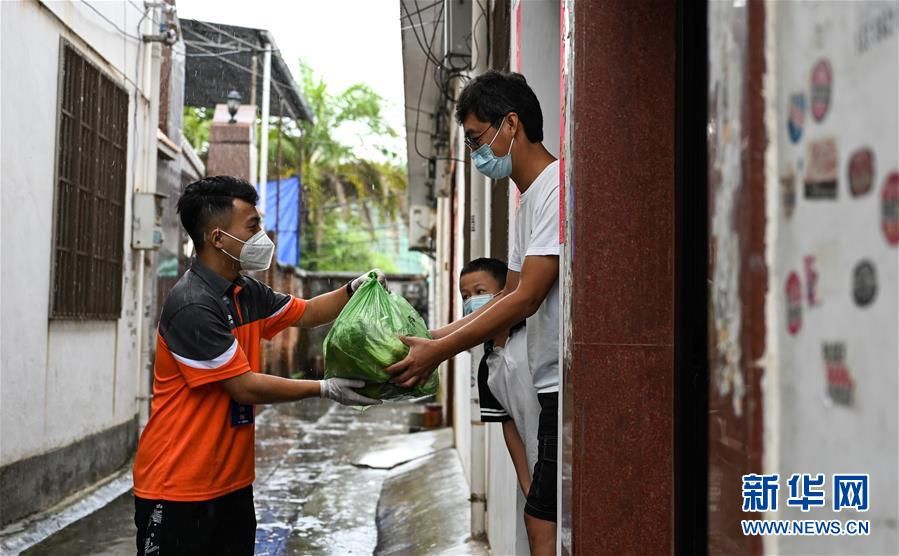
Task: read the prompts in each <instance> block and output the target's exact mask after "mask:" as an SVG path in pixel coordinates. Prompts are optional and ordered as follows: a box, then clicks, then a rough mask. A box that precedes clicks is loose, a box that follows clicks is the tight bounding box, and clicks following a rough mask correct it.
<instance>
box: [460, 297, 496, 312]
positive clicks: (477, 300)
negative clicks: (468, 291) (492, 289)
mask: <svg viewBox="0 0 899 556" xmlns="http://www.w3.org/2000/svg"><path fill="white" fill-rule="evenodd" d="M491 299H493V296H492V295H490V294H489V293H485V294H483V295H473V296H471V297H469V298H468V299H466V300H465V303H463V304H462V316H464V317H467V316H468V315H470V314H472V313H474V312H475V311H477V310H478V309H480V308H481V307H483V306H484V305H486V304H488V303H490V300H491Z"/></svg>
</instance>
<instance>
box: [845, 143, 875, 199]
mask: <svg viewBox="0 0 899 556" xmlns="http://www.w3.org/2000/svg"><path fill="white" fill-rule="evenodd" d="M873 185H874V151H872V150H871V149H869V148H867V147H865V148H862V149H859V150H857V151H855V152H854V153H852V156H851V157H850V158H849V192H850V193H852V196H853V197H859V196H861V195H864V194H866V193H868V192H869V191H871V187H872V186H873Z"/></svg>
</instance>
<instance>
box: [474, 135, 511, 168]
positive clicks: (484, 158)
mask: <svg viewBox="0 0 899 556" xmlns="http://www.w3.org/2000/svg"><path fill="white" fill-rule="evenodd" d="M500 129H502V125H500ZM499 131H500V130H499V129H497V130H496V135H494V136H493V139H491V140H490V142H489V143H487V144H486V145H481V146H480V147H479V148H478V150H476V151H472V153H471V162H472V163H473V164H474V167H475V168H477V169H478V172H480V173H482V174H484V175H485V176H487V177H488V178H491V179H494V180H500V179H503V178H508V177H509V176H511V175H512V145H514V144H515V138H514V137H513V138H512V142H511V143H509V153H508V154H506V156H502V157H500V156H496V153H494V152H493V142H494V141H496V138H497V137H499Z"/></svg>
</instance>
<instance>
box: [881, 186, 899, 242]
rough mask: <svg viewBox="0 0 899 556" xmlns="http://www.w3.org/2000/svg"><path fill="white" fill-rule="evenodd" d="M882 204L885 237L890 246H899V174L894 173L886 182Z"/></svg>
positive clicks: (882, 225)
mask: <svg viewBox="0 0 899 556" xmlns="http://www.w3.org/2000/svg"><path fill="white" fill-rule="evenodd" d="M880 203H881V205H880V211H881V212H880V225H881V228H882V229H883V235H884V236H885V237H886V239H887V243H889V244H890V245H899V172H895V171H894V172H892V173H891V174H890V175H888V176H887V178H886V179H885V180H884V182H883V190H882V192H881V194H880Z"/></svg>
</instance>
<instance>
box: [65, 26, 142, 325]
mask: <svg viewBox="0 0 899 556" xmlns="http://www.w3.org/2000/svg"><path fill="white" fill-rule="evenodd" d="M69 53H71V57H72V58H71V60H72V62H73V64H72V67H68V68H67V62H69V60H70V56H69ZM67 69H68V71H69V73H67V71H66V70H67ZM72 71H78V72H79V77H78V78H77V80H76V82H75V83H74V84H73V86H75V87H77V88H78V89H79V91H78V92H76V93H73V92H72V91H71V90H69V89H67V84H68V81H67V80H68V79H69V74H70V73H71V72H72ZM86 75H89V76H91V77H93V78H94V79H92V81H94V82H93V83H90V84H87V85H88V86H92V87H94V88H95V91H93V95H92V96H91V95H83V94H82V96H83V97H84V98H82V100H80V101H78V103H77V105H75V106H73V107H68V106H67V102H66V101H67V100H69V98H70V96H71V95H72V94H78V93H81V92H82V91H83V89H84V87H85V85H86V82H85V76H86ZM58 76H59V77H58V82H57V112H56V118H57V120H56V145H55V150H54V155H55V156H54V181H53V226H52V234H53V235H52V241H51V244H52V249H51V254H50V257H51V260H50V292H49V304H50V307H49V316H50V318H51V319H57V320H105V321H108V320H118V319H119V318H120V317H121V312H122V307H123V302H122V292H123V285H122V282H123V280H124V272H123V270H124V264H125V245H124V234H125V217H126V213H127V210H126V209H127V206H126V204H127V200H128V184H127V167H128V133H129V129H128V125H129V124H128V114H129V108H130V95H129V93H128V91H127V89H125V88H124V87H122V86H121V85H119V83H118V82H117V81H116V79H115V78H113V77H112V76H111V75H110V74H109V73H108V72H106V71H105V70H104V69H103V68H101V67H100V66H99V65H97V64H96V63H94V62H93V61H92V60H91V58H90V57H89V56H88V55H86V54H85V53H84V52H83V51H82V50H81V49H79V48H78V47H77V46H75V45H74V44H73V43H72V42H71V41H69V40H66V39H65V38H64V37H60V44H59V64H58ZM67 91H68V93H69V96H66V93H67ZM87 96H90V98H87ZM85 100H86V101H87V103H92V107H88V110H90V111H91V112H92V114H90V115H89V119H88V120H87V121H86V120H85V119H84V118H83V115H84V110H85ZM71 108H77V109H75V110H71V114H68V113H67V111H68V110H70V109H71ZM84 134H87V138H88V139H89V143H90V144H89V145H88V146H87V147H84V146H83V145H82V141H81V139H80V138H81V137H82V136H83V135H84ZM64 135H65V137H64ZM79 146H81V147H82V148H87V149H88V152H87V154H84V155H80V156H79V154H78V153H79ZM67 155H68V159H67V160H66V164H64V163H63V161H64V159H66V156H67ZM85 159H87V160H88V164H87V165H85V166H82V163H83V162H84V160H85ZM91 159H92V160H93V162H90V160H91ZM105 161H118V162H119V164H117V165H116V164H114V163H112V164H110V163H109V162H105ZM85 172H88V173H90V175H89V176H85V174H84V173H85ZM63 180H65V181H67V182H69V183H70V187H71V189H72V191H73V192H74V193H75V194H76V195H78V196H79V199H78V200H76V201H75V202H73V201H72V200H71V199H68V198H67V199H61V197H62V196H63V194H62V190H63V188H62V186H61V182H62V181H63ZM82 196H83V197H85V198H86V199H87V200H86V201H85V199H82V198H81V197H82ZM103 208H106V209H107V210H108V211H112V217H111V218H105V219H103V218H100V211H101V210H102V209H103ZM85 211H87V212H88V213H89V214H82V213H83V212H85ZM73 216H74V220H73ZM63 230H64V231H65V232H66V234H67V235H68V237H70V238H71V239H70V243H68V244H66V245H65V247H61V245H60V238H59V234H60V232H61V231H63ZM104 237H106V238H110V239H111V241H106V242H103V238H104ZM61 249H62V250H64V251H66V252H67V253H66V255H67V256H68V257H69V258H68V260H67V261H62V260H61V257H62V256H63V255H62V254H61ZM60 269H62V271H63V273H64V274H65V276H61V275H60V273H59V271H60Z"/></svg>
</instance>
